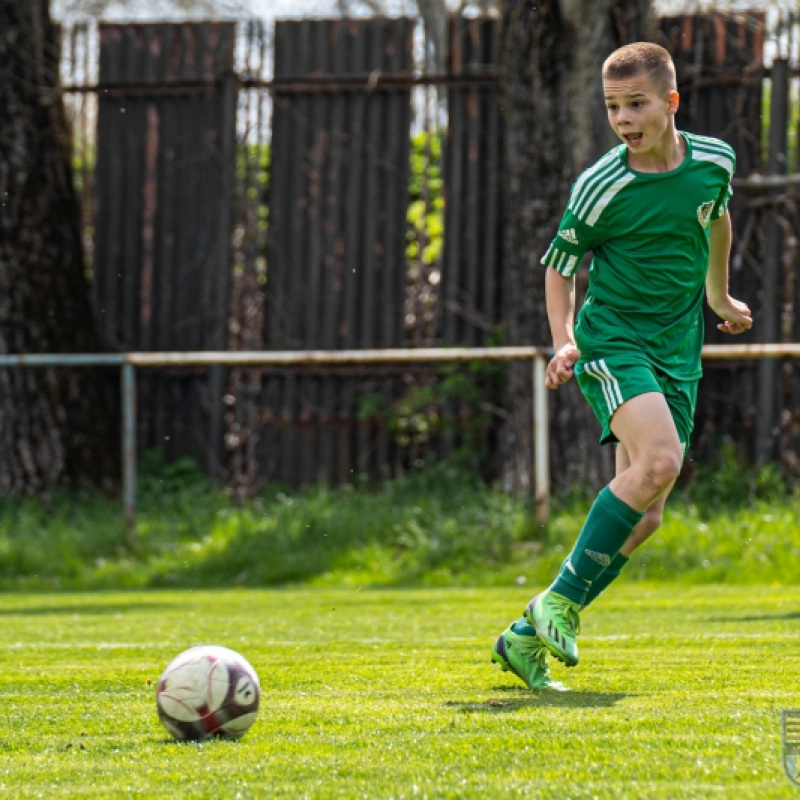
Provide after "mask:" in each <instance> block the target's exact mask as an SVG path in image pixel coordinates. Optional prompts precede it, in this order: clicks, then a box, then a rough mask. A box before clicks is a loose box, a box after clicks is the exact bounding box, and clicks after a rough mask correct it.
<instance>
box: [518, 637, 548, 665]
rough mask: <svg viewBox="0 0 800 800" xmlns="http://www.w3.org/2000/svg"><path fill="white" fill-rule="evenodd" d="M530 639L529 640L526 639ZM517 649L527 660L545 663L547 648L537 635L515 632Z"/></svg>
mask: <svg viewBox="0 0 800 800" xmlns="http://www.w3.org/2000/svg"><path fill="white" fill-rule="evenodd" d="M528 639H530V640H531V641H528ZM516 644H517V650H518V651H519V652H520V653H521V654H522V656H523V657H524V658H525V659H526V660H527V661H533V662H535V663H537V664H540V665H545V666H546V665H547V648H546V647H545V646H544V643H543V642H542V640H541V639H539V637H538V636H522V635H521V634H517V643H516Z"/></svg>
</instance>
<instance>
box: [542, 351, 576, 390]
mask: <svg viewBox="0 0 800 800" xmlns="http://www.w3.org/2000/svg"><path fill="white" fill-rule="evenodd" d="M580 357H581V351H580V350H578V348H577V347H575V345H574V344H571V343H570V344H565V345H564V346H563V347H561V348H560V349H559V350H557V351H556V354H555V355H554V356H553V357H552V358H551V359H550V363H549V364H548V365H547V372H546V373H545V378H544V385H545V386H546V387H547V388H548V389H558V387H559V386H561V384H562V383H566V382H567V381H568V380H569V379H570V378H571V377H572V368H573V367H574V366H575V364H576V363H577V361H578V359H579V358H580Z"/></svg>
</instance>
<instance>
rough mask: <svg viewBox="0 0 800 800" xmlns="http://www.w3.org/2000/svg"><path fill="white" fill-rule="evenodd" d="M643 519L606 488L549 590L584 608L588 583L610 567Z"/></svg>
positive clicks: (589, 586)
mask: <svg viewBox="0 0 800 800" xmlns="http://www.w3.org/2000/svg"><path fill="white" fill-rule="evenodd" d="M643 516H644V513H643V512H642V511H636V509H633V508H631V507H630V506H629V505H628V504H627V503H625V502H623V501H622V500H620V499H619V498H618V497H617V496H616V495H615V494H614V493H613V492H612V491H611V489H609V488H608V486H606V487H605V489H603V490H602V491H601V492H600V494H598V495H597V498H596V500H595V501H594V503H593V504H592V507H591V508H590V509H589V513H588V514H587V515H586V521H585V522H584V523H583V528H581V532H580V534H578V540H577V541H576V542H575V546H574V547H573V548H572V552H571V553H570V554H569V558H568V559H567V560H566V561H565V562H564V565H563V566H562V567H561V571H560V572H559V573H558V577H557V578H556V579H555V581H554V582H553V585H552V586H551V587H550V588H551V589H552V591H554V592H557V593H558V594H562V595H564V597H568V598H569V599H570V600H572V601H573V602H575V603H579V604H580V605H585V603H586V597H587V595H588V593H589V589H590V588H591V585H592V582H593V581H595V580H597V578H599V577H600V575H601V574H602V573H603V571H604V570H606V569H608V567H610V566H611V562H612V561H613V560H614V557H615V556H616V555H617V553H619V551H620V548H621V547H622V545H624V544H625V542H626V540H627V538H628V536H629V535H630V533H631V531H632V530H633V529H634V528H635V527H636V525H637V524H638V522H639V520H640V519H641V518H642V517H643Z"/></svg>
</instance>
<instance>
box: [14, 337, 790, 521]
mask: <svg viewBox="0 0 800 800" xmlns="http://www.w3.org/2000/svg"><path fill="white" fill-rule="evenodd" d="M551 355H552V350H551V349H550V348H547V347H527V346H519V347H472V348H470V347H465V348H450V347H438V348H413V349H393V350H284V351H276V352H265V351H260V350H258V351H236V352H228V351H219V352H218V351H200V352H163V353H154V352H130V353H96V354H91V353H77V354H57V353H43V354H29V355H0V368H3V367H5V368H10V367H102V366H106V367H108V366H111V367H119V369H120V388H121V397H122V494H123V503H124V508H125V524H126V525H127V527H128V530H129V531H130V532H133V531H134V529H135V525H136V473H137V453H136V428H137V424H136V369H137V368H140V369H145V368H148V367H151V368H152V367H198V366H208V367H212V366H239V367H243V366H248V367H260V366H302V365H311V364H317V365H319V364H324V365H341V364H398V363H408V364H412V363H431V362H440V363H453V362H459V361H520V360H529V361H531V362H532V370H533V372H532V377H533V441H532V442H531V447H532V452H533V465H534V482H533V489H534V494H535V500H536V509H537V515H538V517H539V519H540V520H541V521H544V520H546V519H547V516H548V512H549V506H550V459H549V447H550V443H549V435H548V433H549V432H548V425H547V420H548V410H547V390H546V389H545V386H544V378H545V369H546V364H547V360H548V359H549V358H550V356H551ZM798 357H800V343H795V342H792V343H786V344H739V345H737V344H730V345H727V344H726V345H706V346H705V347H704V348H703V359H704V360H709V361H717V360H737V359H753V358H798Z"/></svg>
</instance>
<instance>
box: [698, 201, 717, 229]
mask: <svg viewBox="0 0 800 800" xmlns="http://www.w3.org/2000/svg"><path fill="white" fill-rule="evenodd" d="M713 210H714V201H713V200H706V202H705V203H701V204H700V205H699V206H698V207H697V219H699V220H700V224H701V225H702V226H703V227H704V228H707V227H708V222H709V220H710V219H711V212H712V211H713Z"/></svg>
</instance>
